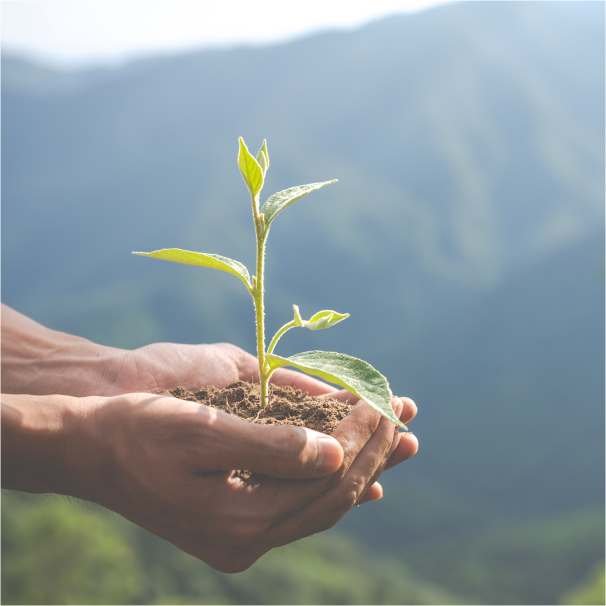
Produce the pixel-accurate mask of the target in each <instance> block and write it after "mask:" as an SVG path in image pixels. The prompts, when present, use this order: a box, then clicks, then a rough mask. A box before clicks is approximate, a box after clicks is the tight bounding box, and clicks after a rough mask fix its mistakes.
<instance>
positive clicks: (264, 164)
mask: <svg viewBox="0 0 606 606" xmlns="http://www.w3.org/2000/svg"><path fill="white" fill-rule="evenodd" d="M257 162H258V163H259V166H260V167H261V170H262V171H263V177H265V173H266V172H267V169H268V168H269V156H268V155H267V140H265V139H263V145H262V146H261V149H260V150H259V153H258V154H257Z"/></svg>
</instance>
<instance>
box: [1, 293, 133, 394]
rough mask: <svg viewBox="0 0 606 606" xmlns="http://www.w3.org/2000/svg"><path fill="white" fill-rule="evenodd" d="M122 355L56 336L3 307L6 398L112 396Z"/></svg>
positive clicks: (99, 346) (3, 367)
mask: <svg viewBox="0 0 606 606" xmlns="http://www.w3.org/2000/svg"><path fill="white" fill-rule="evenodd" d="M121 352H122V350H119V349H116V348H113V347H105V346H103V345H98V344H96V343H93V342H91V341H88V340H87V339H83V338H81V337H76V336H73V335H69V334H66V333H63V332H59V331H56V330H51V329H49V328H46V327H44V326H42V325H41V324H38V323H37V322H35V321H34V320H31V319H30V318H27V317H26V316H24V315H22V314H20V313H19V312H17V311H15V310H14V309H11V308H10V307H7V306H6V305H2V392H3V393H13V394H32V395H46V394H64V395H72V396H87V395H93V394H102V393H106V392H107V391H108V383H111V382H112V381H115V380H116V370H115V369H116V363H117V360H118V359H119V358H120V354H121Z"/></svg>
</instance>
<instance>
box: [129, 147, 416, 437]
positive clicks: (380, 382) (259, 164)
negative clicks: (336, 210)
mask: <svg viewBox="0 0 606 606" xmlns="http://www.w3.org/2000/svg"><path fill="white" fill-rule="evenodd" d="M239 141H240V150H239V153H238V166H239V167H240V172H241V173H242V177H243V178H244V183H246V187H247V188H248V191H249V192H250V197H251V200H252V210H253V219H254V223H255V232H256V235H257V275H256V276H253V277H252V279H251V278H250V275H249V273H248V270H247V269H246V267H245V266H244V265H242V263H239V262H238V261H234V260H233V259H228V258H227V257H222V256H220V255H213V254H205V253H199V252H191V251H188V250H181V249H179V248H165V249H163V250H156V251H154V252H150V253H142V252H135V253H133V254H135V255H142V256H144V257H155V258H156V259H164V260H166V261H175V262H177V263H187V264H189V265H201V266H202V267H212V268H214V269H220V270H222V271H226V272H228V273H230V274H233V275H234V276H237V277H238V278H240V280H242V282H244V284H245V285H246V288H247V289H248V292H249V293H250V294H251V296H252V298H253V301H254V304H255V312H256V324H257V357H258V359H259V383H260V389H261V405H262V406H265V405H266V404H267V384H268V381H269V379H270V377H271V375H272V373H273V372H274V371H275V370H276V368H279V367H281V366H292V367H294V368H297V369H298V370H302V371H303V372H305V373H307V374H310V375H315V376H318V377H320V378H322V379H325V380H326V381H328V382H330V383H335V384H337V385H340V386H341V387H344V388H345V389H347V390H348V391H350V392H351V393H353V394H355V395H356V396H358V398H360V399H362V400H364V401H365V402H366V403H367V404H369V405H370V406H372V408H374V409H375V410H377V411H379V412H380V413H381V414H382V415H383V416H384V417H386V418H388V419H389V420H390V421H393V422H394V423H395V424H396V425H399V426H400V427H402V428H403V429H406V426H405V425H403V424H402V423H401V422H400V421H399V419H398V418H397V417H396V416H395V414H394V413H393V410H392V408H391V398H392V394H391V390H390V389H389V384H388V383H387V379H386V378H385V377H384V376H383V375H382V374H381V373H379V372H378V371H377V370H375V369H374V368H373V367H372V366H371V365H370V364H368V363H367V362H364V361H363V360H359V359H358V358H353V357H351V356H347V355H345V354H341V353H335V352H328V351H306V352H304V353H300V354H295V355H294V356H290V357H289V358H283V357H281V356H278V355H276V354H274V349H275V347H276V344H277V343H278V340H279V339H280V337H281V336H282V335H283V334H284V333H285V332H286V331H287V330H290V329H291V328H294V327H295V326H301V327H304V328H309V329H310V330H320V329H323V328H328V327H329V326H334V325H335V324H337V323H338V322H340V321H341V320H344V319H345V318H347V317H348V316H349V314H340V313H337V312H336V311H331V310H323V311H319V312H318V313H316V314H314V315H313V316H312V317H311V318H310V319H309V320H303V319H302V318H301V314H300V313H299V308H298V307H297V306H296V305H293V309H294V319H293V320H291V321H290V322H288V323H287V324H285V325H284V326H282V328H280V330H278V332H277V333H276V334H275V336H274V338H273V339H272V340H271V342H270V344H269V347H268V348H267V349H265V311H264V303H263V296H264V289H263V279H264V269H265V267H264V265H265V243H266V241H267V235H268V234H269V228H270V227H271V224H272V223H273V221H274V220H275V218H276V217H277V216H278V215H279V214H280V213H281V212H282V211H283V210H284V209H285V208H286V207H287V206H289V205H290V204H292V203H293V202H296V201H297V200H299V199H301V198H302V197H303V196H306V195H307V194H310V193H311V192H312V191H316V190H317V189H320V188H321V187H324V186H325V185H329V184H330V183H334V182H335V181H336V179H334V180H333V181H324V182H323V183H311V184H309V185H298V186H297V187H291V188H289V189H285V190H284V191H280V192H278V193H276V194H274V195H273V196H271V197H270V198H268V199H267V200H266V202H265V204H263V207H262V208H261V209H260V210H259V194H260V192H261V188H262V187H263V182H264V180H265V173H266V172H267V169H268V168H269V156H268V154H267V142H266V141H263V145H262V147H261V149H260V150H259V153H258V154H257V157H256V158H254V157H253V156H252V155H251V154H250V152H249V151H248V148H247V147H246V144H245V143H244V140H243V139H242V137H240V140H239Z"/></svg>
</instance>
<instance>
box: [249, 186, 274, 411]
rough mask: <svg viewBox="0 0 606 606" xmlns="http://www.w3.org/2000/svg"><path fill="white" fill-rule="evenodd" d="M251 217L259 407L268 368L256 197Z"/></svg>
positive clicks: (261, 239)
mask: <svg viewBox="0 0 606 606" xmlns="http://www.w3.org/2000/svg"><path fill="white" fill-rule="evenodd" d="M252 203H253V217H254V220H255V232H256V236H257V275H256V284H255V287H254V292H253V300H254V302H255V320H256V323H257V358H258V359H259V385H260V387H261V406H266V404H267V382H268V380H269V375H270V372H269V368H267V361H266V358H265V309H264V302H263V288H264V285H263V281H264V280H263V278H264V275H263V270H264V268H265V241H266V239H267V231H266V229H265V222H264V217H263V215H262V214H260V213H259V199H258V196H257V197H256V198H255V197H253V199H252Z"/></svg>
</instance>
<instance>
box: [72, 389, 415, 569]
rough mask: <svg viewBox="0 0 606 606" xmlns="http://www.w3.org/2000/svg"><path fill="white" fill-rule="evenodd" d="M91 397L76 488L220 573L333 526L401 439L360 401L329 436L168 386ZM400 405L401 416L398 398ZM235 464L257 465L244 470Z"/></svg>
mask: <svg viewBox="0 0 606 606" xmlns="http://www.w3.org/2000/svg"><path fill="white" fill-rule="evenodd" d="M86 400H92V401H93V404H92V406H91V412H90V413H88V414H84V415H80V417H79V419H75V420H74V421H73V422H72V424H71V425H72V426H73V427H77V429H76V430H75V431H73V432H72V435H74V436H77V438H76V441H77V443H76V444H72V446H71V447H70V449H69V451H70V452H77V453H79V457H78V458H77V459H74V460H73V461H72V468H73V472H72V474H71V477H72V487H71V488H70V492H69V494H71V495H72V496H76V497H79V498H83V499H86V500H89V501H93V502H95V503H98V504H100V505H103V506H104V507H107V508H108V509H111V510H113V511H115V512H117V513H119V514H121V515H122V516H124V517H125V518H127V519H129V520H131V521H133V522H134V523H136V524H138V525H140V526H142V527H144V528H146V529H148V530H149V531H151V532H153V533H154V534H156V535H158V536H160V537H162V538H164V539H166V540H168V541H170V542H171V543H173V544H174V545H176V546H177V547H179V548H180V549H182V550H184V551H186V552H188V553H190V554H192V555H194V556H195V557H197V558H199V559H201V560H203V561H205V562H207V563H208V564H209V565H210V566H212V567H214V568H216V569H218V570H221V571H224V572H238V571H241V570H244V569H246V568H248V567H249V566H250V565H251V564H252V563H254V562H255V561H256V560H257V559H258V558H259V557H260V556H261V555H263V554H264V553H266V552H267V551H269V550H270V549H272V548H273V547H277V546H280V545H285V544H287V543H290V542H292V541H294V540H296V539H299V538H302V537H304V536H308V535H310V534H314V533H316V532H319V531H321V530H325V529H326V528H329V527H330V526H332V525H334V524H335V523H336V522H337V521H338V520H339V519H340V518H341V517H342V516H343V515H344V514H345V513H346V512H347V511H348V510H349V509H350V508H351V507H352V506H354V505H355V504H357V503H359V502H360V501H361V500H362V499H363V498H364V496H365V495H366V496H368V492H367V491H368V490H369V487H370V486H372V484H373V482H374V481H375V479H376V477H378V475H380V473H381V471H382V470H383V468H384V467H385V466H386V465H387V462H388V460H389V458H390V456H392V455H393V454H394V453H395V452H396V451H397V449H398V447H399V442H398V439H399V436H400V434H399V433H398V432H397V431H396V430H395V428H394V425H393V423H391V422H389V421H388V420H386V419H384V418H382V417H381V416H380V415H379V414H378V413H377V412H375V411H374V410H372V409H371V408H370V407H369V406H367V405H366V404H363V403H361V404H358V405H357V406H355V407H354V408H353V409H352V411H351V412H350V414H349V415H348V416H347V417H346V418H345V419H344V420H343V421H342V423H341V424H340V425H339V427H338V428H337V430H336V432H335V434H334V437H328V436H324V435H322V434H318V433H316V432H313V431H311V430H307V429H303V428H297V427H289V426H273V427H272V426H265V425H254V424H252V423H249V422H247V421H243V420H240V419H237V418H235V417H232V416H231V415H228V414H227V413H224V412H223V411H220V410H216V409H212V408H209V407H206V406H202V405H198V404H196V403H192V402H187V401H181V400H177V399H175V398H171V397H166V396H157V395H150V394H143V393H138V394H127V395H121V396H116V397H111V398H90V399H89V398H87V399H86ZM394 405H395V411H396V414H399V415H402V414H403V408H404V405H403V403H402V402H400V401H398V400H397V399H394ZM83 453H86V454H85V455H83ZM83 461H85V463H83ZM234 469H247V470H249V471H252V472H255V474H253V476H252V478H251V480H249V481H243V480H241V479H240V478H238V477H234V475H233V470H234ZM259 474H261V475H259Z"/></svg>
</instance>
